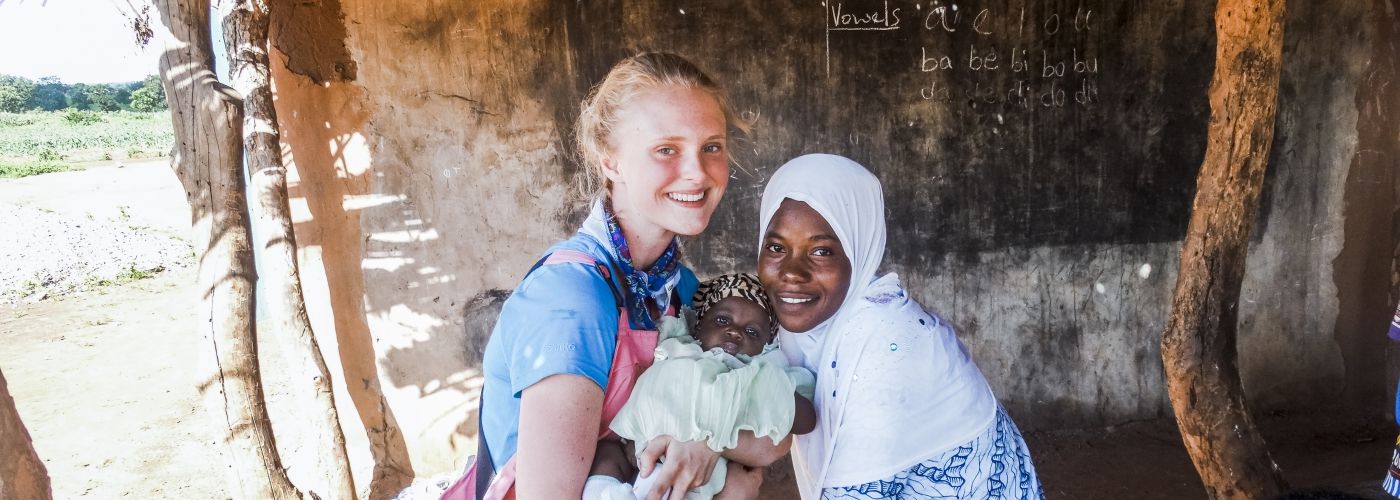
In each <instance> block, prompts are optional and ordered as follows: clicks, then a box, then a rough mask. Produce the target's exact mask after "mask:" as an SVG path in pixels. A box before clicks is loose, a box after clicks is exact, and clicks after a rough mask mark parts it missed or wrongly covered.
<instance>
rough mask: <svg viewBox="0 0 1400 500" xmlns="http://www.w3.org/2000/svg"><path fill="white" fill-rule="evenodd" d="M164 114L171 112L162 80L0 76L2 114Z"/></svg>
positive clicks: (157, 78)
mask: <svg viewBox="0 0 1400 500" xmlns="http://www.w3.org/2000/svg"><path fill="white" fill-rule="evenodd" d="M63 109H76V110H80V111H142V112H150V111H160V110H163V109H167V104H166V102H165V87H163V86H162V85H161V83H160V78H159V77H157V76H155V75H151V76H148V77H146V79H145V80H142V81H139V82H128V83H98V84H90V83H75V84H72V85H69V84H66V83H63V81H61V80H59V79H57V78H54V77H45V78H40V79H39V80H38V81H35V80H30V79H28V78H25V77H22V76H10V75H0V112H6V113H23V112H25V111H59V110H63Z"/></svg>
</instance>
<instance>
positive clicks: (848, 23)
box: [822, 1, 900, 75]
mask: <svg viewBox="0 0 1400 500" xmlns="http://www.w3.org/2000/svg"><path fill="white" fill-rule="evenodd" d="M822 5H824V6H826V9H827V10H828V11H830V12H829V14H828V15H826V16H823V17H825V18H826V74H827V75H830V74H831V32H832V31H888V30H897V29H899V9H900V8H899V7H895V8H894V10H890V2H888V1H885V2H884V3H883V4H882V7H883V8H882V9H880V10H875V11H856V10H847V9H846V5H845V3H843V2H835V3H827V2H823V3H822Z"/></svg>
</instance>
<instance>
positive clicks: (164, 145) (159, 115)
mask: <svg viewBox="0 0 1400 500" xmlns="http://www.w3.org/2000/svg"><path fill="white" fill-rule="evenodd" d="M0 1H2V0H0ZM174 142H175V132H174V130H173V128H172V126H171V123H170V112H169V110H168V109H167V104H166V101H165V89H164V88H163V87H162V86H161V82H160V78H158V77H156V76H154V75H152V76H148V77H146V79H145V80H143V81H140V82H130V83H109V84H87V83H76V84H72V85H69V84H66V83H63V82H62V81H60V80H59V79H57V78H53V77H48V78H40V79H39V80H37V81H35V80H30V79H28V78H24V77H18V76H10V75H0V177H24V176H29V175H39V174H46V173H50V172H61V171H64V170H70V169H71V168H72V163H73V162H85V161H94V160H125V159H134V158H151V157H157V156H164V155H166V154H168V152H169V151H170V147H171V145H172V144H173V143H174Z"/></svg>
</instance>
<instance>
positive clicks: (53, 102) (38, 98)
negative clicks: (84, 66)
mask: <svg viewBox="0 0 1400 500" xmlns="http://www.w3.org/2000/svg"><path fill="white" fill-rule="evenodd" d="M67 94H68V86H67V85H65V84H64V83H63V82H62V81H61V80H59V79H58V77H53V76H46V77H43V78H40V79H39V82H38V84H37V85H35V86H34V93H33V97H31V98H30V105H32V106H33V107H37V108H39V109H42V110H44V111H57V110H60V109H63V108H66V107H68V97H67Z"/></svg>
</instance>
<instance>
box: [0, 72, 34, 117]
mask: <svg viewBox="0 0 1400 500" xmlns="http://www.w3.org/2000/svg"><path fill="white" fill-rule="evenodd" d="M33 98H34V81H33V80H30V79H28V78H24V77H22V76H10V75H0V111H3V112H6V113H19V112H21V111H24V110H26V109H29V101H30V100H32V99H33Z"/></svg>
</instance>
